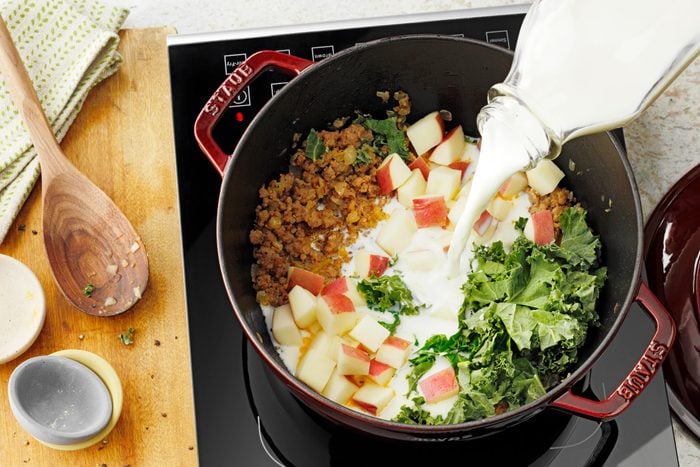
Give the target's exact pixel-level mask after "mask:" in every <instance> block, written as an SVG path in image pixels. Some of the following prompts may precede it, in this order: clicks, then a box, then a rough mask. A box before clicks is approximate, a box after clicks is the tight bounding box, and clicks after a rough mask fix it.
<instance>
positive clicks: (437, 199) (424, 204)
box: [413, 195, 448, 229]
mask: <svg viewBox="0 0 700 467" xmlns="http://www.w3.org/2000/svg"><path fill="white" fill-rule="evenodd" d="M447 212H448V210H447V204H445V197H444V196H442V195H424V196H419V197H417V198H413V215H414V216H415V218H416V225H417V226H418V228H419V229H423V228H426V227H444V226H445V225H446V224H447Z"/></svg>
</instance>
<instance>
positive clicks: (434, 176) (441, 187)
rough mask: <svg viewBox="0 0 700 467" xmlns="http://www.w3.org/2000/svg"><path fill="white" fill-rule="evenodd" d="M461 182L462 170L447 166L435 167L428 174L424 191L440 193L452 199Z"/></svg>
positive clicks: (430, 193)
mask: <svg viewBox="0 0 700 467" xmlns="http://www.w3.org/2000/svg"><path fill="white" fill-rule="evenodd" d="M461 183H462V172H460V171H459V170H455V169H451V168H449V167H443V166H440V167H436V168H434V169H433V170H431V171H430V174H429V175H428V183H427V185H426V187H425V192H426V193H427V194H429V195H442V196H444V197H445V199H452V198H453V197H454V195H455V194H456V193H457V190H459V187H460V185H461Z"/></svg>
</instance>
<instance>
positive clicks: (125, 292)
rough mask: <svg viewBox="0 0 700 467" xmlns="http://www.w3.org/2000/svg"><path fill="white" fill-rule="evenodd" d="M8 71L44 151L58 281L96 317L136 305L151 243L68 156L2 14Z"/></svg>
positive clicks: (0, 32)
mask: <svg viewBox="0 0 700 467" xmlns="http://www.w3.org/2000/svg"><path fill="white" fill-rule="evenodd" d="M0 73H2V77H3V78H4V79H5V84H6V85H7V88H8V89H9V91H10V95H11V96H12V99H13V101H14V103H15V105H16V106H17V109H18V110H19V112H20V114H21V115H22V118H23V119H24V122H25V124H26V125H27V129H28V130H29V135H30V137H31V140H32V142H33V143H34V147H35V149H36V152H37V153H38V154H39V161H40V162H41V171H42V202H43V230H44V232H43V234H44V246H45V248H46V254H47V256H48V259H49V266H50V267H51V272H52V274H53V277H54V280H55V281H56V284H57V285H58V287H59V289H60V290H61V292H62V293H63V295H64V296H65V297H66V299H67V300H68V301H69V302H70V303H72V304H73V305H74V306H76V307H77V308H79V309H80V310H82V311H84V312H86V313H89V314H91V315H96V316H112V315H116V314H119V313H122V312H124V311H126V310H128V309H129V308H131V307H132V306H133V305H134V304H135V303H136V302H137V301H138V300H139V299H140V298H141V294H142V293H143V291H144V290H145V289H146V285H147V283H148V257H147V255H146V251H145V248H144V246H143V243H142V242H141V239H140V238H139V236H138V234H137V233H136V231H135V230H134V228H133V227H132V225H131V223H130V222H129V220H128V219H127V218H126V217H125V216H124V214H123V213H122V212H121V211H120V210H119V208H117V206H116V205H115V204H114V202H112V200H111V199H110V198H109V197H108V196H107V195H106V194H104V192H102V191H101V190H100V189H99V188H97V187H96V186H95V185H94V184H93V183H92V182H91V181H90V180H88V179H87V178H86V177H85V176H84V175H83V174H82V173H80V172H79V171H78V170H77V169H76V168H75V167H74V166H73V165H72V164H71V163H70V162H69V161H68V159H66V156H65V155H64V154H63V151H61V147H60V146H59V144H58V141H56V138H55V137H54V134H53V131H52V130H51V127H50V126H49V122H48V121H47V119H46V116H45V115H44V112H43V109H42V107H41V104H40V103H39V99H38V97H37V95H36V92H35V90H34V87H33V86H32V82H31V80H30V79H29V76H28V75H27V71H26V69H25V68H24V65H23V63H22V59H21V58H20V56H19V54H18V53H17V49H16V48H15V46H14V43H13V42H12V37H11V36H10V33H9V31H8V30H7V26H6V25H5V23H4V21H3V20H2V18H0ZM115 269H116V271H115Z"/></svg>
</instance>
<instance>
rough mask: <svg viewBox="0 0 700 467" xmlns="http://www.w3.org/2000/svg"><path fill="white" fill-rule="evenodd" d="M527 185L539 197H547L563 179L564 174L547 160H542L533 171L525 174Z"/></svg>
mask: <svg viewBox="0 0 700 467" xmlns="http://www.w3.org/2000/svg"><path fill="white" fill-rule="evenodd" d="M525 174H526V175H527V183H528V185H530V186H531V187H532V188H533V189H534V190H535V191H536V192H537V193H539V194H540V195H548V194H550V193H551V192H552V191H554V189H555V188H556V187H557V185H559V182H560V181H561V179H562V178H564V172H562V171H561V169H560V168H559V167H557V165H556V164H555V163H554V162H552V161H550V160H549V159H542V160H541V161H539V162H538V163H537V165H536V166H535V168H534V169H530V170H528V171H527V172H525Z"/></svg>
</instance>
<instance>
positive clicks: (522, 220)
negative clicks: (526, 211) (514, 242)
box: [515, 217, 527, 233]
mask: <svg viewBox="0 0 700 467" xmlns="http://www.w3.org/2000/svg"><path fill="white" fill-rule="evenodd" d="M526 225H527V217H519V218H518V220H517V221H515V230H517V231H518V232H520V233H523V232H524V231H525V226H526Z"/></svg>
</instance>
